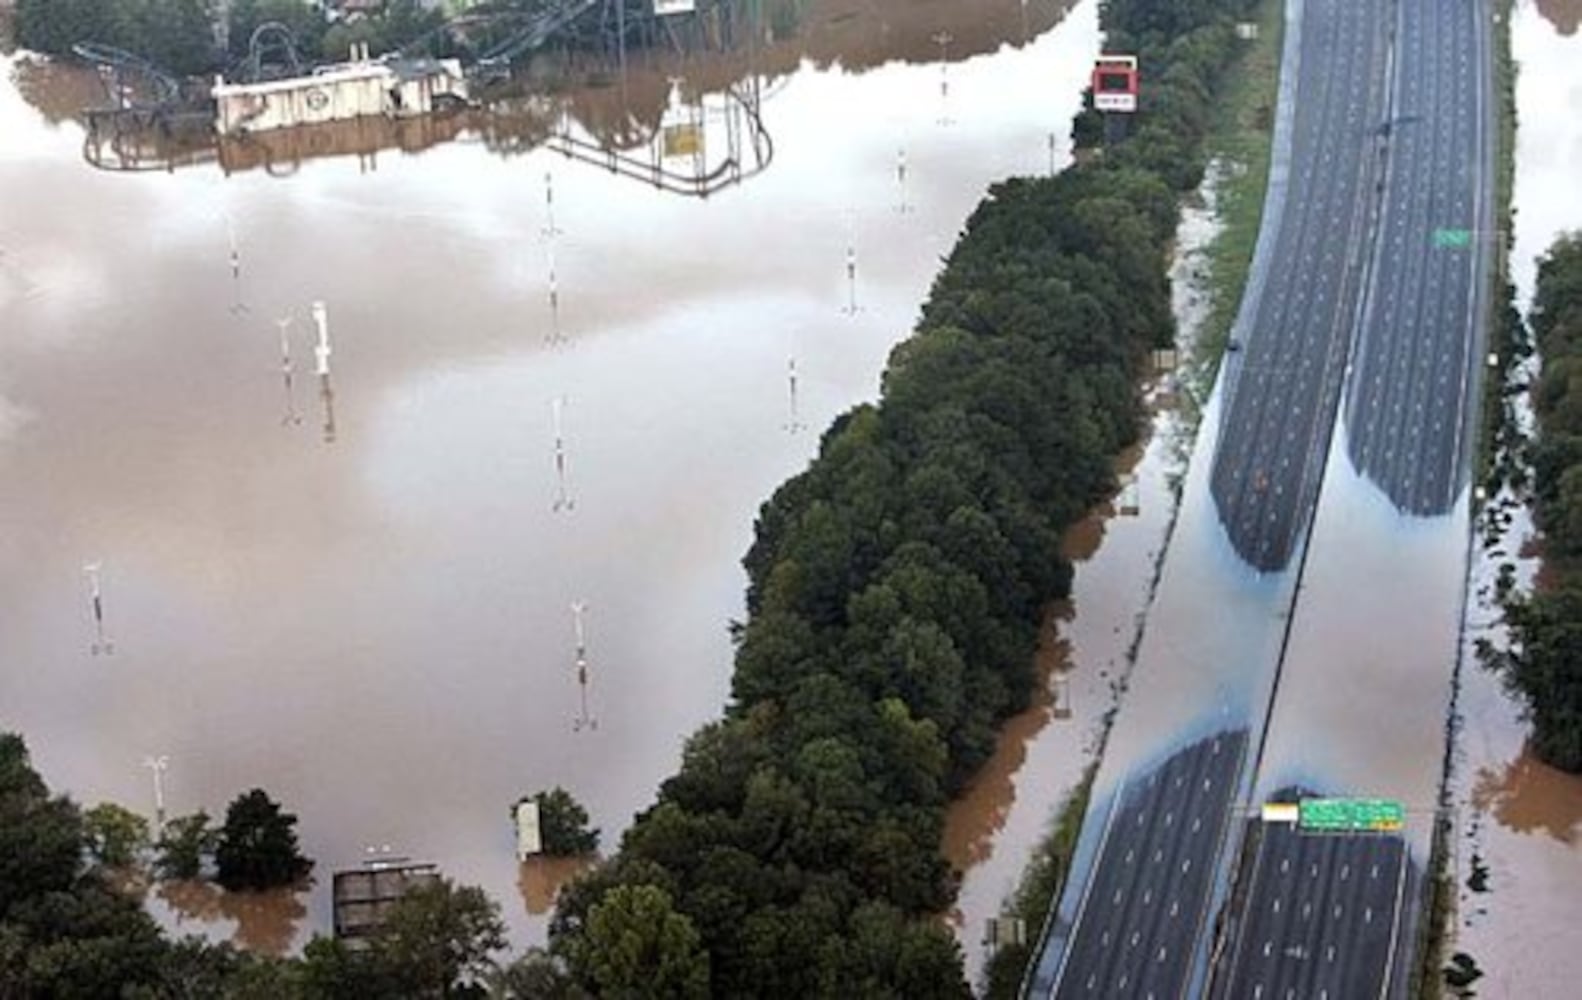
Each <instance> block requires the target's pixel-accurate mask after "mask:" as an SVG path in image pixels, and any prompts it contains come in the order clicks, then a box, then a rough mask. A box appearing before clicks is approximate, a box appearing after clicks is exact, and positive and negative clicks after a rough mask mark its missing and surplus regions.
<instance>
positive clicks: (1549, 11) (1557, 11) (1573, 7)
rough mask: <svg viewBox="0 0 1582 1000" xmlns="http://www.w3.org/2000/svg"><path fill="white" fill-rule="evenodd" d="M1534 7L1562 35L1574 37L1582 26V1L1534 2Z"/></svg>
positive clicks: (1543, 0)
mask: <svg viewBox="0 0 1582 1000" xmlns="http://www.w3.org/2000/svg"><path fill="white" fill-rule="evenodd" d="M1534 6H1535V7H1537V8H1538V13H1540V14H1542V15H1543V17H1544V20H1546V21H1548V22H1549V23H1550V24H1552V25H1554V27H1555V30H1556V31H1558V32H1560V34H1562V35H1574V34H1576V33H1577V27H1578V26H1579V25H1582V0H1534Z"/></svg>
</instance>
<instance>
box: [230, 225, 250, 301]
mask: <svg viewBox="0 0 1582 1000" xmlns="http://www.w3.org/2000/svg"><path fill="white" fill-rule="evenodd" d="M225 238H226V241H227V242H228V243H229V244H230V258H229V259H230V263H231V296H232V299H231V312H232V314H234V315H241V314H242V313H244V312H246V311H247V306H246V304H245V303H243V302H242V251H241V247H240V245H239V244H238V243H237V241H236V223H235V222H234V221H232V219H231V217H230V216H229V215H227V216H226V217H225Z"/></svg>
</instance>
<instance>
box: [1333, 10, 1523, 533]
mask: <svg viewBox="0 0 1582 1000" xmlns="http://www.w3.org/2000/svg"><path fill="white" fill-rule="evenodd" d="M1399 18H1400V27H1399V30H1398V32H1397V50H1398V54H1397V56H1396V65H1397V67H1398V70H1397V72H1396V73H1395V77H1394V81H1393V87H1392V92H1391V99H1390V118H1389V124H1388V129H1389V143H1390V149H1389V160H1388V166H1387V169H1386V172H1385V185H1384V192H1383V203H1382V206H1381V209H1380V214H1379V223H1378V227H1377V230H1376V240H1377V244H1376V250H1375V255H1374V259H1375V265H1374V267H1373V269H1372V274H1371V278H1370V282H1369V288H1368V297H1367V304H1366V307H1365V313H1364V317H1363V322H1362V324H1361V329H1360V331H1359V336H1358V339H1357V347H1356V352H1355V359H1354V364H1353V369H1352V375H1351V378H1350V380H1349V383H1348V386H1347V393H1346V396H1347V398H1346V420H1345V423H1346V427H1347V431H1348V434H1347V437H1348V451H1349V453H1350V456H1351V460H1352V461H1353V462H1354V463H1355V464H1356V466H1357V468H1358V469H1360V470H1361V471H1362V473H1363V474H1364V475H1365V476H1367V477H1368V478H1369V479H1371V480H1372V481H1373V482H1375V483H1376V484H1377V485H1378V486H1379V487H1380V488H1381V489H1383V490H1384V492H1385V493H1386V494H1387V495H1388V496H1389V498H1390V500H1391V501H1392V502H1393V503H1394V504H1395V506H1396V507H1398V508H1400V509H1402V510H1405V511H1407V512H1409V513H1412V514H1419V515H1435V514H1442V513H1444V512H1445V511H1446V510H1448V509H1449V507H1450V504H1451V501H1452V500H1453V499H1454V498H1455V496H1456V495H1457V493H1458V492H1459V491H1460V489H1461V486H1462V479H1463V476H1462V470H1463V468H1464V465H1463V462H1462V456H1463V454H1464V452H1465V450H1466V434H1467V432H1468V429H1469V424H1470V415H1471V412H1472V407H1471V406H1470V401H1471V399H1472V396H1473V393H1474V390H1475V375H1476V364H1477V361H1476V357H1475V351H1474V348H1473V345H1474V343H1475V341H1476V340H1477V337H1478V334H1479V331H1480V330H1481V327H1482V323H1483V320H1484V307H1483V303H1484V301H1485V299H1484V296H1485V294H1486V288H1487V273H1486V266H1487V261H1488V259H1489V254H1488V253H1487V252H1486V248H1487V246H1488V244H1489V242H1490V241H1491V240H1492V239H1493V234H1492V232H1491V231H1490V223H1489V221H1488V219H1489V197H1488V191H1487V189H1488V186H1489V185H1488V180H1489V171H1490V166H1489V164H1488V163H1487V156H1488V150H1489V148H1490V146H1489V143H1488V141H1487V135H1486V133H1487V129H1488V121H1487V119H1488V100H1487V94H1486V92H1487V90H1488V89H1489V84H1488V76H1487V74H1488V65H1489V59H1488V58H1487V49H1486V45H1485V41H1486V40H1485V35H1486V33H1487V20H1488V12H1487V10H1486V9H1485V7H1484V6H1483V4H1481V3H1476V2H1471V0H1451V2H1443V0H1441V2H1437V3H1430V2H1423V0H1407V2H1403V3H1401V4H1400V9H1399Z"/></svg>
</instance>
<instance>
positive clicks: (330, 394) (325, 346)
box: [313, 302, 335, 444]
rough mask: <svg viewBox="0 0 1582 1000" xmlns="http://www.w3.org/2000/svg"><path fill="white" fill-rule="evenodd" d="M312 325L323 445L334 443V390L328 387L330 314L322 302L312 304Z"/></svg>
mask: <svg viewBox="0 0 1582 1000" xmlns="http://www.w3.org/2000/svg"><path fill="white" fill-rule="evenodd" d="M313 323H314V325H315V326H317V327H318V333H319V342H318V343H317V344H316V345H315V346H314V348H313V362H314V369H315V371H316V372H317V373H318V376H319V402H320V403H322V404H323V406H324V443H325V444H332V443H334V441H335V389H334V388H333V387H332V386H331V385H330V353H331V348H330V313H329V309H328V307H326V306H325V305H324V303H323V302H315V303H313Z"/></svg>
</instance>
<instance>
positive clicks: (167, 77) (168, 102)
mask: <svg viewBox="0 0 1582 1000" xmlns="http://www.w3.org/2000/svg"><path fill="white" fill-rule="evenodd" d="M71 50H72V52H73V53H75V54H76V55H77V57H78V58H79V59H82V60H83V61H85V62H87V63H89V64H91V65H92V66H93V67H94V68H95V69H97V70H98V71H99V80H100V82H101V83H103V84H104V89H105V96H106V97H108V98H109V101H110V107H112V108H118V109H125V108H137V109H153V108H165V107H171V106H173V105H175V104H177V103H179V102H180V100H181V81H179V80H177V79H176V78H175V77H174V76H172V75H171V74H170V73H169V72H167V71H166V70H164V69H162V68H160V67H159V66H156V65H154V64H153V63H151V62H149V61H148V60H147V59H144V58H143V57H142V56H139V55H136V54H134V53H131V52H128V51H126V50H125V49H118V48H116V47H114V46H113V45H100V44H98V43H96V42H82V43H79V44H77V45H73V46H72V47H71Z"/></svg>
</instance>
